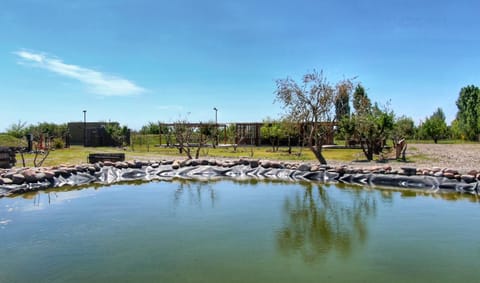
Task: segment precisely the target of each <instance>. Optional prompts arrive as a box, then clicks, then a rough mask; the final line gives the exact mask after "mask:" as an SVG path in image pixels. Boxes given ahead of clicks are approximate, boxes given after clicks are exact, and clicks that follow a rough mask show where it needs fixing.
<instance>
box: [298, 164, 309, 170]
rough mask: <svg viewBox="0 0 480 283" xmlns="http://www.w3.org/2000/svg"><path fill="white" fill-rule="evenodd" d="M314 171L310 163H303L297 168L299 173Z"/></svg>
mask: <svg viewBox="0 0 480 283" xmlns="http://www.w3.org/2000/svg"><path fill="white" fill-rule="evenodd" d="M310 169H312V166H310V164H308V163H302V164H300V165H299V166H298V167H297V170H299V171H310Z"/></svg>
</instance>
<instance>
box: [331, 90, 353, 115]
mask: <svg viewBox="0 0 480 283" xmlns="http://www.w3.org/2000/svg"><path fill="white" fill-rule="evenodd" d="M350 92H351V87H349V85H348V84H340V85H339V86H338V94H337V97H336V98H335V115H336V119H337V121H340V120H342V119H343V117H346V116H350Z"/></svg>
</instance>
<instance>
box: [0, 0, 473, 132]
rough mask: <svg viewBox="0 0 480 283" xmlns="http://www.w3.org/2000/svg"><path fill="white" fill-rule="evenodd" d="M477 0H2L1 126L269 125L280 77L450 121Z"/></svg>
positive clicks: (462, 81) (468, 74)
mask: <svg viewBox="0 0 480 283" xmlns="http://www.w3.org/2000/svg"><path fill="white" fill-rule="evenodd" d="M478 11H480V2H478V1H462V0H460V1H445V0H439V1H418V0H417V1H411V0H405V1H385V0H384V1H377V0H363V1H360V0H346V1H335V0H329V1H306V0H297V1H283V0H276V1H270V0H268V1H258V0H257V1H252V0H244V1H230V0H223V1H220V0H207V1H193V0H190V1H187V0H177V1H162V0H158V1H147V0H132V1H122V0H111V1H106V0H105V1H101V0H98V1H94V0H91V1H89V0H84V1H73V0H72V1H64V0H58V1H53V0H2V1H1V2H0V101H1V104H0V105H1V110H0V131H2V130H4V129H6V128H7V127H8V126H9V125H11V124H12V123H15V122H17V121H18V120H21V121H26V122H28V123H37V122H42V121H47V122H56V123H62V122H69V121H81V120H83V113H82V110H87V119H88V120H89V121H109V120H110V121H119V122H120V123H122V124H126V125H128V126H130V127H132V128H136V129H138V128H139V127H140V126H141V125H143V124H145V123H147V122H148V121H158V120H160V121H165V122H173V121H175V120H178V119H180V118H187V119H188V120H190V121H192V122H197V121H209V120H213V119H214V117H215V112H214V111H213V107H217V108H218V109H219V111H218V119H219V122H233V121H261V120H262V119H264V118H266V117H267V116H270V117H278V116H279V114H280V113H281V109H280V106H279V105H278V104H274V103H273V100H274V94H273V92H274V90H275V80H276V79H280V78H285V77H287V76H290V77H293V78H295V79H299V78H300V77H301V75H302V74H304V73H305V72H307V71H311V70H313V69H317V70H322V69H323V70H324V72H325V74H326V75H327V77H328V79H329V80H330V81H331V82H333V83H334V82H336V81H338V80H340V79H342V78H343V77H347V78H348V77H354V76H358V79H357V81H358V82H361V83H362V84H363V85H364V86H365V87H366V88H367V91H368V94H369V96H370V97H371V99H372V100H374V101H378V102H379V103H381V104H385V103H386V102H387V101H390V102H391V107H392V108H393V110H394V111H395V112H396V114H397V115H407V116H410V117H412V118H414V120H415V121H417V122H418V121H419V120H421V119H424V118H425V117H426V116H428V115H430V114H431V113H433V111H434V110H435V109H436V108H437V107H441V108H443V109H444V111H445V113H446V116H447V119H448V120H449V121H450V120H452V119H453V118H454V116H455V114H456V111H457V109H456V106H455V101H456V99H457V97H458V93H459V90H460V88H461V87H463V86H465V85H468V84H476V85H479V84H480V75H479V74H480V72H479V71H478V70H479V67H478V66H480V52H479V50H480V49H479V46H480V21H479V20H478Z"/></svg>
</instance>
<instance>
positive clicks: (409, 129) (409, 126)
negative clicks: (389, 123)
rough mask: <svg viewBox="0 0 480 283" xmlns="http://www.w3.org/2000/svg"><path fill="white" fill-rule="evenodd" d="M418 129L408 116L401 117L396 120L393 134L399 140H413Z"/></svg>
mask: <svg viewBox="0 0 480 283" xmlns="http://www.w3.org/2000/svg"><path fill="white" fill-rule="evenodd" d="M416 131H417V129H416V127H415V123H414V122H413V119H412V118H410V117H407V116H400V117H398V118H397V119H396V120H395V124H394V128H393V134H394V136H396V137H397V139H402V138H404V139H412V138H414V137H415V133H416Z"/></svg>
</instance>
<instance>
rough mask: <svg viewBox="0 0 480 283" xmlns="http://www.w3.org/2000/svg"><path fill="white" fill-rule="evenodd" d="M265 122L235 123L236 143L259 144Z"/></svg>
mask: <svg viewBox="0 0 480 283" xmlns="http://www.w3.org/2000/svg"><path fill="white" fill-rule="evenodd" d="M262 126H263V123H235V143H236V144H247V145H255V146H259V145H261V144H262V136H261V131H260V129H261V128H262Z"/></svg>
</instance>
